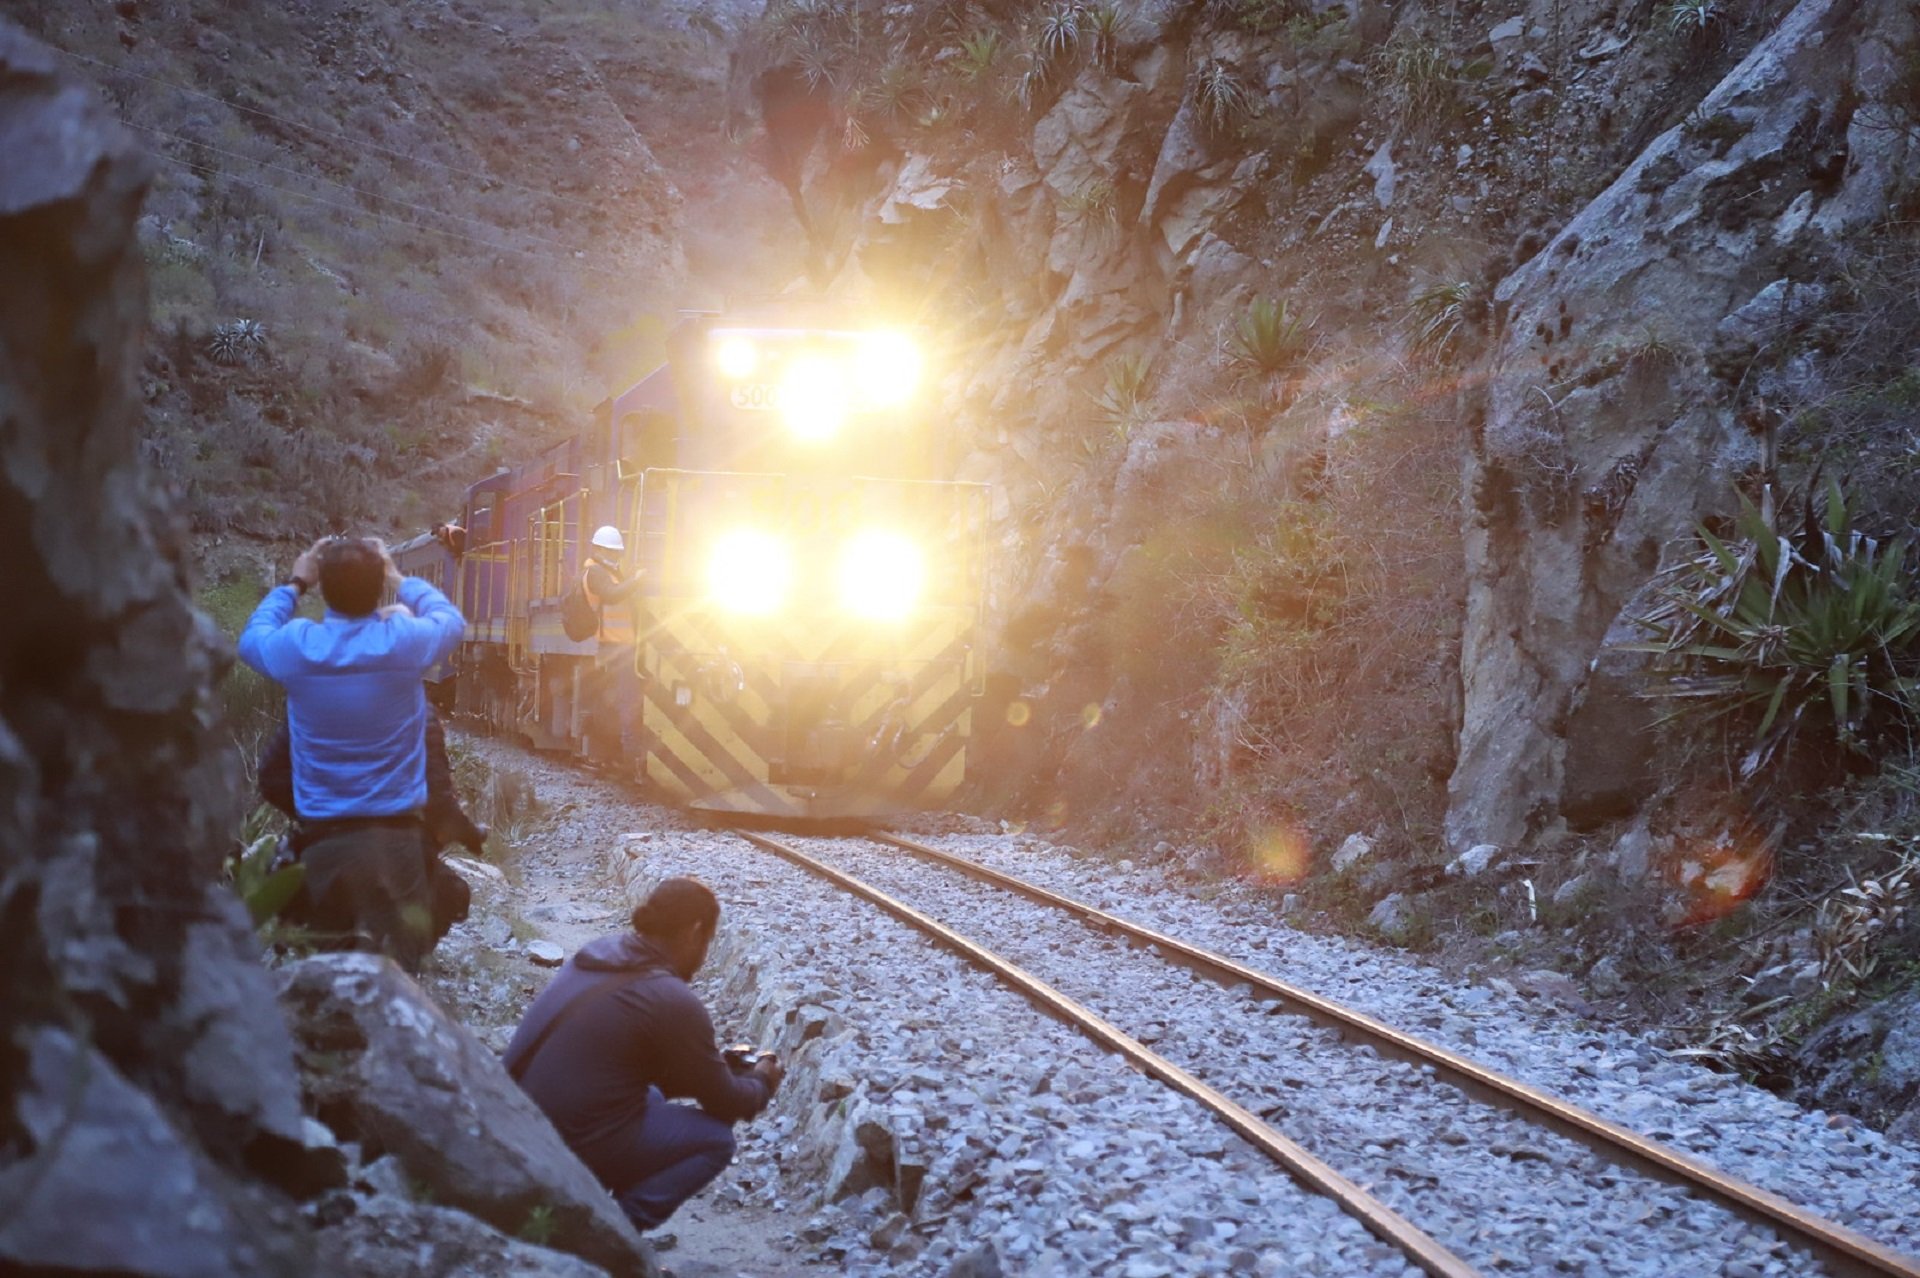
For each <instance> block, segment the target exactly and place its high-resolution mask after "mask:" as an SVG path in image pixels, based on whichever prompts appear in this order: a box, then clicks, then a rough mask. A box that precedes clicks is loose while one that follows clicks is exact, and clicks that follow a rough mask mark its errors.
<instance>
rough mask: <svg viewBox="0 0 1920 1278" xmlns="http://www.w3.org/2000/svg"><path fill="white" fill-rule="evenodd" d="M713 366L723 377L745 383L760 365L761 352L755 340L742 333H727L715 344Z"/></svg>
mask: <svg viewBox="0 0 1920 1278" xmlns="http://www.w3.org/2000/svg"><path fill="white" fill-rule="evenodd" d="M713 364H714V367H715V368H718V369H719V370H720V375H721V376H722V377H729V378H732V379H733V380H734V381H736V382H738V381H744V380H745V379H747V378H749V377H752V376H753V370H754V369H756V368H758V367H759V365H760V352H759V350H758V349H757V348H756V347H755V346H754V344H753V339H752V338H751V337H747V336H745V335H743V334H740V333H727V334H725V335H723V336H721V337H719V338H718V339H716V340H715V342H714V344H713Z"/></svg>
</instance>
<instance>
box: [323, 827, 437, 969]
mask: <svg viewBox="0 0 1920 1278" xmlns="http://www.w3.org/2000/svg"><path fill="white" fill-rule="evenodd" d="M315 833H316V834H317V837H316V838H314V840H313V841H312V842H311V843H308V844H307V845H306V847H305V848H304V849H303V850H302V851H301V853H300V864H302V865H304V866H305V867H306V881H305V898H306V912H305V919H304V921H305V922H306V923H308V924H309V925H311V926H312V927H313V928H314V930H315V931H317V932H319V933H321V934H322V937H323V943H324V944H328V945H331V946H333V947H336V948H343V949H359V950H374V951H377V952H379V953H383V954H389V955H391V956H392V957H393V958H394V960H395V961H396V962H398V963H399V964H400V966H402V967H404V968H406V969H407V970H408V971H409V972H411V971H413V970H414V969H415V968H417V967H418V966H419V965H420V960H421V959H422V958H425V957H426V954H427V951H428V950H430V949H432V948H433V943H434V940H435V939H436V938H435V936H434V935H433V900H432V897H431V895H430V893H429V890H428V885H427V874H426V858H425V857H424V856H422V855H421V833H420V823H419V822H418V821H399V822H388V823H380V824H365V823H360V822H352V821H346V822H322V823H319V825H318V826H317V828H316V830H315Z"/></svg>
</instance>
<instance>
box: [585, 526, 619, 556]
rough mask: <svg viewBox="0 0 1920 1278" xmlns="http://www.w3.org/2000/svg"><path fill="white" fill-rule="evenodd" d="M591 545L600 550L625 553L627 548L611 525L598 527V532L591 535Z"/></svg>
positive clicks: (617, 530)
mask: <svg viewBox="0 0 1920 1278" xmlns="http://www.w3.org/2000/svg"><path fill="white" fill-rule="evenodd" d="M593 544H594V545H596V546H598V547H600V549H602V550H619V551H625V550H626V548H627V543H626V541H625V539H624V538H622V537H621V536H620V530H619V529H618V528H615V527H614V526H613V525H612V524H602V525H600V530H599V531H598V532H596V533H594V534H593Z"/></svg>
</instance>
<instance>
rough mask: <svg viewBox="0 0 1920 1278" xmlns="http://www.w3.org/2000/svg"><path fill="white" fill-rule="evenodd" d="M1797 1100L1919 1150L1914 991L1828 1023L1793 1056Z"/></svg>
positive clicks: (1919, 1052)
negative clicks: (1865, 1120)
mask: <svg viewBox="0 0 1920 1278" xmlns="http://www.w3.org/2000/svg"><path fill="white" fill-rule="evenodd" d="M1794 1073H1795V1074H1796V1075H1797V1076H1798V1077H1799V1078H1801V1079H1802V1080H1804V1081H1803V1082H1802V1084H1801V1089H1800V1090H1801V1093H1802V1096H1803V1097H1804V1098H1805V1099H1806V1100H1808V1101H1810V1102H1812V1103H1813V1104H1816V1105H1819V1106H1821V1107H1823V1108H1825V1109H1829V1110H1834V1111H1836V1112H1837V1111H1847V1112H1851V1113H1859V1114H1867V1115H1869V1116H1871V1117H1872V1118H1874V1119H1875V1120H1876V1121H1878V1122H1882V1123H1885V1124H1886V1127H1887V1132H1888V1134H1889V1135H1891V1136H1893V1137H1895V1138H1897V1139H1899V1140H1904V1141H1906V1142H1908V1143H1909V1144H1914V1145H1920V989H1909V990H1908V991H1906V992H1905V993H1904V994H1899V995H1895V996H1894V997H1893V998H1890V999H1886V1000H1884V1001H1882V1002H1879V1003H1874V1004H1872V1005H1870V1006H1867V1007H1862V1008H1860V1009H1859V1010H1858V1011H1854V1012H1849V1013H1848V1014H1846V1015H1845V1016H1841V1017H1837V1018H1836V1019H1834V1020H1832V1021H1829V1022H1828V1023H1827V1024H1826V1025H1825V1026H1823V1027H1822V1028H1821V1029H1820V1031H1819V1032H1818V1033H1816V1034H1814V1035H1813V1036H1812V1037H1811V1038H1809V1039H1808V1040H1807V1042H1806V1044H1805V1045H1804V1046H1803V1047H1801V1048H1800V1050H1799V1051H1798V1052H1797V1053H1796V1059H1795V1069H1794Z"/></svg>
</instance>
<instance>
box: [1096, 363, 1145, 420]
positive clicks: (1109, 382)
mask: <svg viewBox="0 0 1920 1278" xmlns="http://www.w3.org/2000/svg"><path fill="white" fill-rule="evenodd" d="M1151 373H1152V365H1151V364H1150V363H1149V362H1148V360H1147V357H1146V356H1144V355H1121V356H1117V357H1115V358H1114V359H1111V360H1108V361H1107V375H1106V384H1105V385H1104V386H1103V387H1102V388H1101V390H1100V393H1099V394H1098V395H1095V396H1094V397H1093V409H1094V416H1095V417H1096V418H1097V419H1098V420H1099V422H1100V424H1101V425H1103V426H1105V427H1106V428H1107V429H1108V430H1110V431H1112V432H1113V433H1114V435H1116V436H1118V437H1119V438H1120V439H1121V440H1126V439H1127V438H1129V437H1130V436H1132V434H1133V432H1134V429H1135V428H1136V427H1138V426H1139V425H1140V423H1141V422H1142V421H1143V420H1145V418H1146V390H1147V379H1148V377H1149V376H1150V375H1151Z"/></svg>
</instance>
